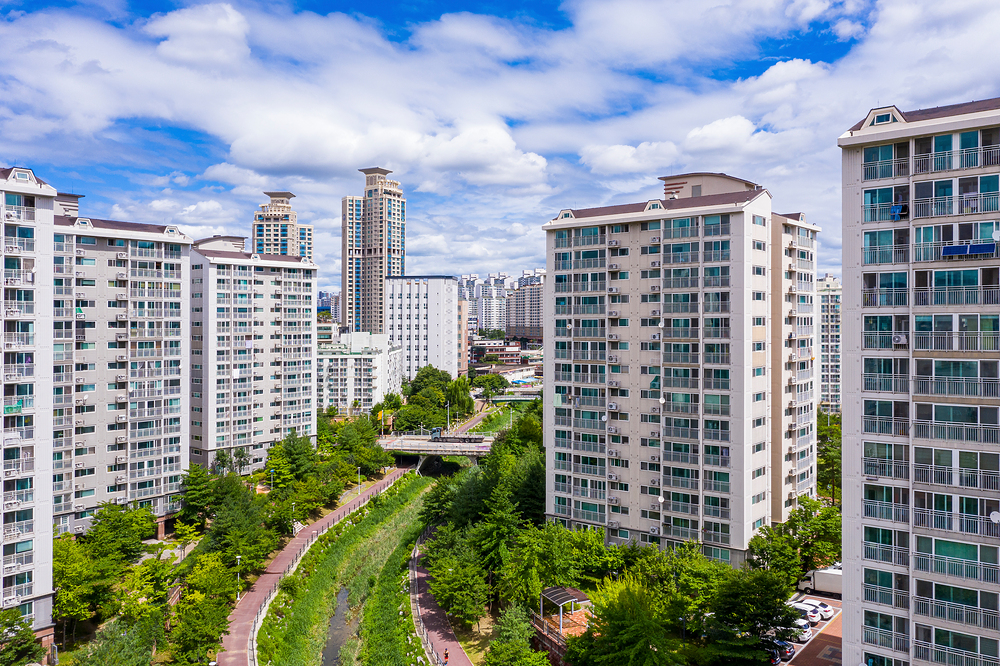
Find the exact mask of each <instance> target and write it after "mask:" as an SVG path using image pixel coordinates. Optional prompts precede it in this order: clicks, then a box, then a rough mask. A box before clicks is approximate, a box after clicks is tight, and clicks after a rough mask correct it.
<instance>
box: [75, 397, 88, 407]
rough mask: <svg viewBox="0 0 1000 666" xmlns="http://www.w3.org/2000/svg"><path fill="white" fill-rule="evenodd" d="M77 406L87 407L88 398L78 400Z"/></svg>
mask: <svg viewBox="0 0 1000 666" xmlns="http://www.w3.org/2000/svg"><path fill="white" fill-rule="evenodd" d="M76 404H78V405H86V404H87V399H86V398H77V399H76Z"/></svg>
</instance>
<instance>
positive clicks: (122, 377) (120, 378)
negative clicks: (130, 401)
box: [116, 375, 128, 382]
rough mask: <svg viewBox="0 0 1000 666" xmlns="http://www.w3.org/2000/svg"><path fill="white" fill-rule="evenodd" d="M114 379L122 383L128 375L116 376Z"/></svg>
mask: <svg viewBox="0 0 1000 666" xmlns="http://www.w3.org/2000/svg"><path fill="white" fill-rule="evenodd" d="M116 377H117V381H119V382H123V381H125V380H126V379H128V375H116Z"/></svg>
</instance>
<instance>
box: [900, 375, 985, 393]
mask: <svg viewBox="0 0 1000 666" xmlns="http://www.w3.org/2000/svg"><path fill="white" fill-rule="evenodd" d="M913 393H914V394H916V395H957V396H964V397H975V398H1000V380H997V379H990V378H980V377H923V376H917V377H914V378H913Z"/></svg>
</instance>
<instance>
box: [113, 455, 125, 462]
mask: <svg viewBox="0 0 1000 666" xmlns="http://www.w3.org/2000/svg"><path fill="white" fill-rule="evenodd" d="M126 460H128V456H115V462H116V463H123V462H125V461H126Z"/></svg>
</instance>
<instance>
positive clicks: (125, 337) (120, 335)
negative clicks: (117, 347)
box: [115, 333, 128, 342]
mask: <svg viewBox="0 0 1000 666" xmlns="http://www.w3.org/2000/svg"><path fill="white" fill-rule="evenodd" d="M115 339H116V340H118V341H119V342H124V341H125V340H128V333H118V334H117V335H115Z"/></svg>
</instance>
